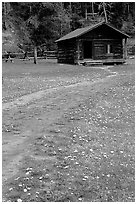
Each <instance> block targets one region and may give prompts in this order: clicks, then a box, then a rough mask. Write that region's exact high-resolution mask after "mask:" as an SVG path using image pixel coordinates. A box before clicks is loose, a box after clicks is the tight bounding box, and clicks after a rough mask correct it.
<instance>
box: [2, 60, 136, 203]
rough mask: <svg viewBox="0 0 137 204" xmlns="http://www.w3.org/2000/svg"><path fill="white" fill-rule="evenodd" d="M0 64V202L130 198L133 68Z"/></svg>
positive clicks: (132, 186)
mask: <svg viewBox="0 0 137 204" xmlns="http://www.w3.org/2000/svg"><path fill="white" fill-rule="evenodd" d="M134 71H135V70H134V61H133V60H131V61H128V64H127V65H120V66H103V67H98V68H95V67H83V66H71V65H60V64H56V63H53V62H47V63H45V62H43V61H41V62H39V64H38V65H37V66H36V65H33V64H32V62H27V61H26V62H20V61H16V62H15V63H14V64H10V63H3V77H4V83H3V87H2V91H3V92H2V94H3V106H2V110H3V116H2V126H3V135H2V143H3V144H2V146H3V149H2V150H3V156H2V158H3V164H2V171H3V172H2V178H3V201H11V202H16V201H24V202H69V201H71V202H80V201H83V202H93V201H98V202H112V201H114V202H127V201H130V202H131V201H132V202H133V201H134V200H135V182H134V181H135V167H134V165H135V161H134V160H135V158H134V150H135V149H134V148H135V147H134V145H135V141H134V140H135V138H134V137H135V132H134V126H135V118H134V114H135V113H134V106H135V99H134V97H135V91H134V89H135V72H134Z"/></svg>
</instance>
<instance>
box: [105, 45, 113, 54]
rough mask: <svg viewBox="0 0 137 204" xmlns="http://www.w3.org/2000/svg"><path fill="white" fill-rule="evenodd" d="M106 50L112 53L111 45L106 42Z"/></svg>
mask: <svg viewBox="0 0 137 204" xmlns="http://www.w3.org/2000/svg"><path fill="white" fill-rule="evenodd" d="M106 51H107V54H111V53H113V50H112V45H111V44H107V49H106Z"/></svg>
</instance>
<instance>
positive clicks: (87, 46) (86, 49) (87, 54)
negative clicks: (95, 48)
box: [84, 41, 92, 59]
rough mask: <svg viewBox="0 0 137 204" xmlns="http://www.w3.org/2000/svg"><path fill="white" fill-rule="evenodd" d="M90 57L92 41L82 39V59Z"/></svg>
mask: <svg viewBox="0 0 137 204" xmlns="http://www.w3.org/2000/svg"><path fill="white" fill-rule="evenodd" d="M90 58H92V41H84V59H90Z"/></svg>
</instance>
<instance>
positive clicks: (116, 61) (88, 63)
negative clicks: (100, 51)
mask: <svg viewBox="0 0 137 204" xmlns="http://www.w3.org/2000/svg"><path fill="white" fill-rule="evenodd" d="M123 63H125V60H124V59H105V60H86V59H85V60H79V62H78V64H79V65H83V66H98V65H107V64H123Z"/></svg>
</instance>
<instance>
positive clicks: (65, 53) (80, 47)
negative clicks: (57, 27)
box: [55, 21, 129, 64]
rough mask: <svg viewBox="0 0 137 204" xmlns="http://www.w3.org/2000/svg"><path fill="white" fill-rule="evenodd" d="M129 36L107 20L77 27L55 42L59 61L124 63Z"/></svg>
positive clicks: (69, 62)
mask: <svg viewBox="0 0 137 204" xmlns="http://www.w3.org/2000/svg"><path fill="white" fill-rule="evenodd" d="M127 38H129V36H128V35H127V34H125V33H123V32H121V31H120V30H118V29H116V28H114V27H113V26H112V25H110V24H108V23H106V22H104V21H103V22H100V23H98V24H95V25H93V26H88V27H85V28H80V29H76V30H74V31H72V32H70V33H68V34H67V35H65V36H63V37H61V38H60V39H58V40H56V41H55V42H56V43H57V45H58V55H57V60H58V63H67V64H88V63H89V64H98V63H99V64H110V63H111V64H112V63H124V62H125V59H126V57H127Z"/></svg>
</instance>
